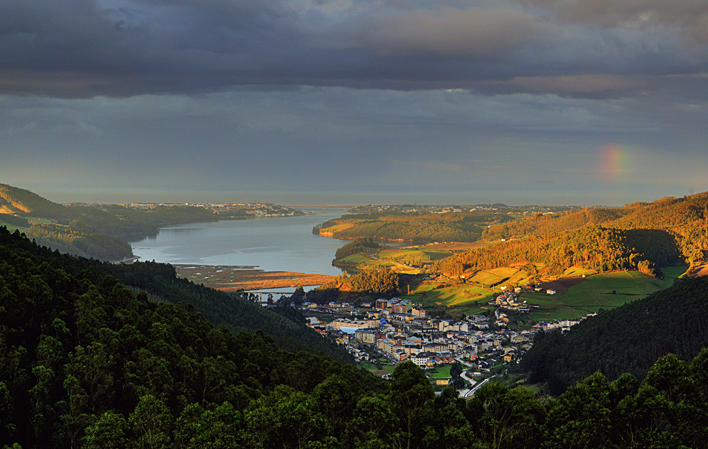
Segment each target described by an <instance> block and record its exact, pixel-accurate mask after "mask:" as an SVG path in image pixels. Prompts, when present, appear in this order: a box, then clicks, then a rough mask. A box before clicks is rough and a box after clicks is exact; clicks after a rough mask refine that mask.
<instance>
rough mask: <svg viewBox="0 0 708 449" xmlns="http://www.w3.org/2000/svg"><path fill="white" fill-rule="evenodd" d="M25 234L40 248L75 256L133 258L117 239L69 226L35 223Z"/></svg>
mask: <svg viewBox="0 0 708 449" xmlns="http://www.w3.org/2000/svg"><path fill="white" fill-rule="evenodd" d="M25 233H26V235H27V237H29V238H31V239H33V240H35V241H36V242H37V244H38V245H40V246H49V247H51V248H53V249H57V250H59V251H61V252H63V253H67V254H72V255H75V256H82V257H93V258H97V259H101V260H121V259H127V258H130V257H132V256H133V250H132V248H131V246H130V244H129V243H127V242H124V241H123V240H120V239H119V238H116V237H111V236H109V235H105V234H96V233H91V232H85V231H81V230H78V229H76V228H71V227H69V226H62V225H55V224H36V223H35V224H32V225H31V226H30V228H29V230H27V231H26V232H25Z"/></svg>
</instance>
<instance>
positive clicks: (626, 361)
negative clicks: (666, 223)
mask: <svg viewBox="0 0 708 449" xmlns="http://www.w3.org/2000/svg"><path fill="white" fill-rule="evenodd" d="M706 346H708V279H706V278H687V279H680V280H678V281H677V282H676V284H674V286H672V287H670V288H668V289H666V290H662V291H659V292H656V293H654V294H652V295H650V296H648V297H646V298H644V299H641V300H638V301H634V302H631V303H628V304H625V305H623V306H621V307H618V308H616V309H613V310H612V311H604V312H600V313H599V314H598V315H597V316H595V317H592V318H589V319H586V320H583V321H582V322H581V323H580V324H577V325H575V326H573V327H572V328H571V330H570V331H569V332H568V333H561V332H552V333H549V334H545V335H544V334H539V335H538V336H537V338H536V339H535V340H534V344H533V347H532V348H531V349H530V350H529V351H528V352H527V353H526V355H524V358H523V359H522V367H523V369H524V370H525V371H528V372H529V373H530V377H529V380H530V381H531V382H534V383H536V382H546V383H548V385H549V387H550V390H551V392H553V393H556V394H557V393H560V392H562V391H564V390H565V389H566V388H568V387H569V386H570V385H573V384H575V383H576V382H578V381H580V380H582V379H583V378H585V377H586V376H588V375H590V374H592V373H593V372H595V371H601V372H602V373H603V374H604V375H606V376H607V377H608V378H609V379H610V380H613V379H617V378H619V377H620V376H621V375H622V374H623V373H631V374H633V375H634V376H636V377H638V378H642V377H643V376H644V375H645V374H646V372H647V370H648V369H649V368H650V367H651V366H652V364H653V363H654V362H655V361H656V360H657V359H658V358H659V357H661V356H663V355H665V354H668V353H673V354H676V355H678V356H679V357H680V358H682V359H684V360H690V359H692V358H693V357H695V356H696V355H697V354H698V353H699V351H700V350H701V349H702V348H704V347H706Z"/></svg>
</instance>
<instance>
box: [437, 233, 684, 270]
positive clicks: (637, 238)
mask: <svg viewBox="0 0 708 449" xmlns="http://www.w3.org/2000/svg"><path fill="white" fill-rule="evenodd" d="M521 262H525V263H528V264H529V266H530V268H531V269H532V270H535V268H534V267H533V264H537V263H540V264H544V265H545V266H546V268H547V271H546V273H545V274H546V275H551V276H559V275H560V274H562V273H563V272H564V271H565V270H567V269H568V268H570V267H573V266H577V267H582V268H585V269H588V270H593V271H597V272H605V271H615V270H638V271H641V272H644V273H647V274H651V275H660V270H658V268H659V267H662V266H666V265H668V264H672V263H679V262H682V254H681V251H680V245H679V243H678V241H677V238H676V236H675V235H673V234H671V233H669V232H666V231H661V230H647V229H642V230H639V229H637V230H619V229H612V228H603V227H599V226H588V227H584V228H581V229H579V230H577V231H567V232H562V233H558V234H555V233H554V234H546V235H541V236H535V237H528V238H524V239H520V240H514V241H510V242H505V243H501V244H498V245H495V246H491V247H487V248H482V249H478V250H473V251H470V252H467V253H464V254H460V255H455V256H451V257H448V258H447V259H443V260H442V261H439V262H437V263H436V264H435V266H434V267H433V269H434V270H437V271H441V272H443V273H445V274H447V275H449V276H459V275H463V274H465V275H466V277H468V278H469V277H471V276H470V274H469V273H474V272H476V271H479V270H486V269H491V268H498V267H504V266H509V265H512V264H516V263H521ZM530 274H532V273H530Z"/></svg>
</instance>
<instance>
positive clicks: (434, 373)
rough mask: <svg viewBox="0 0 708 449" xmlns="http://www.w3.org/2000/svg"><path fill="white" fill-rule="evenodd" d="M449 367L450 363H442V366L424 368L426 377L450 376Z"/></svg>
mask: <svg viewBox="0 0 708 449" xmlns="http://www.w3.org/2000/svg"><path fill="white" fill-rule="evenodd" d="M450 368H452V365H442V366H436V367H435V368H432V369H426V370H425V374H426V375H427V376H428V377H433V378H437V377H442V378H445V377H450Z"/></svg>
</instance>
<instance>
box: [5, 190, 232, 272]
mask: <svg viewBox="0 0 708 449" xmlns="http://www.w3.org/2000/svg"><path fill="white" fill-rule="evenodd" d="M217 219H218V217H217V216H216V215H215V214H214V213H213V212H212V211H210V210H207V209H204V208H201V207H193V206H160V207H155V208H153V209H150V210H135V209H130V208H127V207H123V206H118V205H106V206H104V207H102V208H99V207H90V206H71V207H68V206H63V205H61V204H56V203H53V202H51V201H49V200H47V199H45V198H42V197H41V196H39V195H37V194H35V193H33V192H30V191H29V190H25V189H20V188H17V187H12V186H9V185H5V184H0V225H2V224H7V225H9V226H14V227H17V228H19V229H21V230H22V232H23V233H25V234H26V235H27V236H28V237H30V238H31V239H34V240H36V241H37V243H38V244H39V245H42V246H49V247H51V248H54V249H58V250H59V251H61V252H64V253H68V254H73V255H76V256H82V257H92V258H96V259H101V260H122V259H127V258H130V257H132V256H133V252H132V249H131V246H130V244H128V243H127V242H126V241H124V240H123V239H127V238H131V237H133V238H135V237H141V236H145V235H155V234H157V231H158V229H159V228H160V227H161V226H167V225H173V224H179V223H194V222H200V221H216V220H217Z"/></svg>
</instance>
